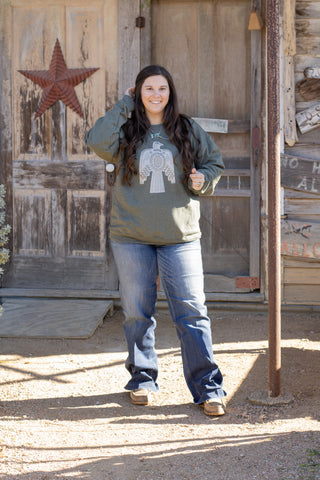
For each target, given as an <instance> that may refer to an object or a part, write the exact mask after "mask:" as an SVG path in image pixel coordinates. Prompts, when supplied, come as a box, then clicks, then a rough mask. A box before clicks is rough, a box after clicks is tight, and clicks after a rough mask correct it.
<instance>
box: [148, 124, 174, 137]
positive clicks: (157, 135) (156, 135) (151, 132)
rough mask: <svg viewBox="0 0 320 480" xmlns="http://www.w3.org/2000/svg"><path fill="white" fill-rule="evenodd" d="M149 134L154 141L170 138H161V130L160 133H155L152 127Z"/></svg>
mask: <svg viewBox="0 0 320 480" xmlns="http://www.w3.org/2000/svg"><path fill="white" fill-rule="evenodd" d="M160 129H161V127H160ZM149 133H150V137H151V138H152V139H157V138H162V139H163V140H168V138H169V137H167V136H166V137H163V136H161V135H160V130H159V132H154V131H153V130H152V128H151V127H150V130H149Z"/></svg>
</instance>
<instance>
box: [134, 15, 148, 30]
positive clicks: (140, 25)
mask: <svg viewBox="0 0 320 480" xmlns="http://www.w3.org/2000/svg"><path fill="white" fill-rule="evenodd" d="M145 26H146V19H145V17H137V18H136V27H137V28H144V27H145Z"/></svg>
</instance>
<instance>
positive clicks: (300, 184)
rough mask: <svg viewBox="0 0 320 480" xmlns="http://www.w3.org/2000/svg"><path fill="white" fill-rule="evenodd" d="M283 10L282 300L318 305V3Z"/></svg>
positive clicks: (294, 3)
mask: <svg viewBox="0 0 320 480" xmlns="http://www.w3.org/2000/svg"><path fill="white" fill-rule="evenodd" d="M284 4H285V8H284V12H283V13H284V19H285V21H284V42H283V45H284V51H283V58H284V61H283V71H284V84H283V85H284V89H283V98H284V128H283V137H284V154H283V155H282V158H281V172H282V174H281V183H282V187H283V193H284V195H283V219H282V248H281V253H282V258H283V292H282V298H283V303H285V304H309V305H320V78H319V69H320V0H310V1H309V0H285V1H284ZM285 15H286V16H285ZM293 15H294V16H295V21H294V22H292V18H293ZM293 28H295V31H292V29H293ZM293 88H294V92H293ZM293 93H294V94H293ZM294 118H295V120H296V122H294V121H293V119H294Z"/></svg>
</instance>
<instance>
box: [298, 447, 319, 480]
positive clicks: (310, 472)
mask: <svg viewBox="0 0 320 480" xmlns="http://www.w3.org/2000/svg"><path fill="white" fill-rule="evenodd" d="M299 471H300V472H299V473H300V474H299V478H301V479H303V480H318V479H320V451H319V450H316V449H315V448H308V449H307V461H306V462H305V463H303V464H302V465H300V467H299Z"/></svg>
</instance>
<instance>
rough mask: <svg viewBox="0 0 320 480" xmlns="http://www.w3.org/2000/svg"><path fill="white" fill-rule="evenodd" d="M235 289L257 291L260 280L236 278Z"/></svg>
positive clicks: (255, 278)
mask: <svg viewBox="0 0 320 480" xmlns="http://www.w3.org/2000/svg"><path fill="white" fill-rule="evenodd" d="M236 288H248V289H250V290H258V289H259V288H260V279H259V277H236Z"/></svg>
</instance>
